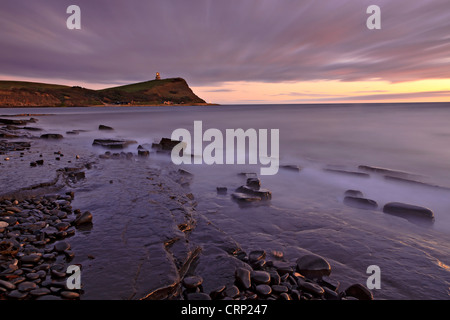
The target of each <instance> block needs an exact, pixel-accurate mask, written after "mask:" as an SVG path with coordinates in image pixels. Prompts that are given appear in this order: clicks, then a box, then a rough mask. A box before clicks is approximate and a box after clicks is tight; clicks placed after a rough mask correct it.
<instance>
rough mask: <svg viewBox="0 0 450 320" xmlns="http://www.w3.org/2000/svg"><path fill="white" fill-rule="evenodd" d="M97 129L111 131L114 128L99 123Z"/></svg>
mask: <svg viewBox="0 0 450 320" xmlns="http://www.w3.org/2000/svg"><path fill="white" fill-rule="evenodd" d="M98 130H105V131H112V130H114V128H111V127H108V126H105V125H103V124H101V125H99V126H98Z"/></svg>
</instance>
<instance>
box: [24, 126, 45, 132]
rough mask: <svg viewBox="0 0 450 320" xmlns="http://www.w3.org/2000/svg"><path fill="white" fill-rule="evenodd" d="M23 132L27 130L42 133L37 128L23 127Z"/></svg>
mask: <svg viewBox="0 0 450 320" xmlns="http://www.w3.org/2000/svg"><path fill="white" fill-rule="evenodd" d="M22 129H23V130H27V131H42V129H41V128H36V127H23V128H22Z"/></svg>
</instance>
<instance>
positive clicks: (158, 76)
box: [155, 72, 161, 80]
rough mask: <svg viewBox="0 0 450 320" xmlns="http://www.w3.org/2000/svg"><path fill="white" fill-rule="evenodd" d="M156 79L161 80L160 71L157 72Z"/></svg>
mask: <svg viewBox="0 0 450 320" xmlns="http://www.w3.org/2000/svg"><path fill="white" fill-rule="evenodd" d="M155 80H161V75H160V74H159V72H157V73H156V77H155Z"/></svg>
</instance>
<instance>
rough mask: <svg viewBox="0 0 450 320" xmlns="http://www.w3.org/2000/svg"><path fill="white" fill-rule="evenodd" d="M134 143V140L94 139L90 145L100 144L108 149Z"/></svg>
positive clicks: (121, 147)
mask: <svg viewBox="0 0 450 320" xmlns="http://www.w3.org/2000/svg"><path fill="white" fill-rule="evenodd" d="M136 143H137V141H134V140H113V139H95V140H94V142H93V143H92V145H94V146H101V147H104V148H108V149H123V148H125V147H128V146H129V145H131V144H136Z"/></svg>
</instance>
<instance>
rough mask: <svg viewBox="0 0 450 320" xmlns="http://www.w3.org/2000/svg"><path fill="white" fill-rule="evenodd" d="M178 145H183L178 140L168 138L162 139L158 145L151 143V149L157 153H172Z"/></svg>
mask: <svg viewBox="0 0 450 320" xmlns="http://www.w3.org/2000/svg"><path fill="white" fill-rule="evenodd" d="M180 143H184V142H182V141H178V140H172V139H169V138H162V139H161V141H160V142H159V143H153V144H152V148H153V149H157V150H159V151H172V149H173V148H174V147H175V146H177V145H178V144H180Z"/></svg>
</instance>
